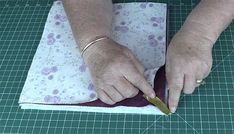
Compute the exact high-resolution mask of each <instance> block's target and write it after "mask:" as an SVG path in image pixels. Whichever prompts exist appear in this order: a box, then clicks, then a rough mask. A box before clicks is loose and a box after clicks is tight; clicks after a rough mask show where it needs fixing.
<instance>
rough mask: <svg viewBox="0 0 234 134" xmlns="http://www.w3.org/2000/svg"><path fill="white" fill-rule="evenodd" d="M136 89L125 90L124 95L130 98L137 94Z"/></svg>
mask: <svg viewBox="0 0 234 134" xmlns="http://www.w3.org/2000/svg"><path fill="white" fill-rule="evenodd" d="M138 92H139V91H138V90H137V91H135V90H127V92H126V94H125V95H124V96H125V97H126V98H132V97H134V96H136V95H137V94H138Z"/></svg>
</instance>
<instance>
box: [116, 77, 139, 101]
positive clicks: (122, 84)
mask: <svg viewBox="0 0 234 134" xmlns="http://www.w3.org/2000/svg"><path fill="white" fill-rule="evenodd" d="M115 88H116V89H117V90H118V91H119V92H120V93H121V94H122V96H124V97H125V98H132V97H134V96H136V95H137V94H138V93H139V90H138V89H137V88H135V87H134V86H133V85H132V84H131V83H130V82H129V81H128V80H126V79H125V78H121V79H120V80H119V82H118V83H117V84H116V85H115Z"/></svg>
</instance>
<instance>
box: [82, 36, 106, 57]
mask: <svg viewBox="0 0 234 134" xmlns="http://www.w3.org/2000/svg"><path fill="white" fill-rule="evenodd" d="M105 39H109V38H108V37H107V36H102V37H98V38H96V39H95V40H93V41H91V42H90V43H88V44H87V45H86V46H85V47H84V48H83V49H82V51H81V57H83V54H84V52H85V51H86V50H87V49H88V48H89V47H90V46H92V45H93V44H94V43H96V42H98V41H101V40H105Z"/></svg>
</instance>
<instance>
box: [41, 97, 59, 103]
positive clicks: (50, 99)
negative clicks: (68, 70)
mask: <svg viewBox="0 0 234 134" xmlns="http://www.w3.org/2000/svg"><path fill="white" fill-rule="evenodd" d="M60 100H61V99H60V97H59V96H50V95H47V96H45V97H44V101H45V102H47V103H55V104H56V103H59V102H60Z"/></svg>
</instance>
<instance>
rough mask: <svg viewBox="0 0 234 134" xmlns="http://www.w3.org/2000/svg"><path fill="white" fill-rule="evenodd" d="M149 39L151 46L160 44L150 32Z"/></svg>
mask: <svg viewBox="0 0 234 134" xmlns="http://www.w3.org/2000/svg"><path fill="white" fill-rule="evenodd" d="M148 40H149V45H150V46H152V47H155V46H157V45H158V41H157V39H155V35H153V34H150V35H149V36H148Z"/></svg>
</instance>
